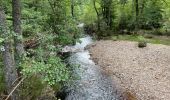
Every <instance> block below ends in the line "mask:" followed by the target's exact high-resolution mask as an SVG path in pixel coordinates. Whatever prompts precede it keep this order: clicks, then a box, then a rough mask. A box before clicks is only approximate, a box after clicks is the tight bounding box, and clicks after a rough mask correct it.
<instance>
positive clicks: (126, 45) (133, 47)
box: [89, 40, 170, 100]
mask: <svg viewBox="0 0 170 100" xmlns="http://www.w3.org/2000/svg"><path fill="white" fill-rule="evenodd" d="M89 51H90V53H91V56H92V59H93V60H94V61H95V63H96V64H98V65H99V66H101V69H102V72H103V73H105V74H107V75H109V76H111V77H112V81H113V84H114V85H115V84H116V86H117V87H118V88H119V89H122V90H123V91H124V92H125V93H126V94H127V96H129V100H170V47H169V46H165V45H160V44H159V45H156V44H148V45H147V47H146V48H138V46H137V43H136V42H129V41H111V40H107V41H98V42H96V43H95V45H93V46H92V47H90V49H89Z"/></svg>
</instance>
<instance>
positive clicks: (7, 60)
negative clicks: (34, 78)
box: [0, 7, 19, 100]
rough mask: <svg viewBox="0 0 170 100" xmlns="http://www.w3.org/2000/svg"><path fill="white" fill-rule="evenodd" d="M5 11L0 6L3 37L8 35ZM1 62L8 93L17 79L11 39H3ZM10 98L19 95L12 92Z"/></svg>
mask: <svg viewBox="0 0 170 100" xmlns="http://www.w3.org/2000/svg"><path fill="white" fill-rule="evenodd" d="M5 20H6V19H5V13H4V10H3V8H2V7H0V26H1V34H3V36H4V37H8V36H9V33H7V29H6V24H5ZM3 47H4V50H3V53H2V54H3V63H4V68H3V69H4V75H5V82H6V88H7V92H8V94H9V93H10V92H11V90H12V89H13V87H14V85H15V84H14V82H15V80H16V79H17V77H18V76H17V70H16V66H15V62H14V57H13V53H12V45H11V40H10V39H9V40H5V41H4V44H3ZM10 99H11V100H19V95H18V93H17V91H15V92H13V94H12V95H11V98H10Z"/></svg>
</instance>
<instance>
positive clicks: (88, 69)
mask: <svg viewBox="0 0 170 100" xmlns="http://www.w3.org/2000/svg"><path fill="white" fill-rule="evenodd" d="M80 40H81V43H76V45H75V46H73V48H75V49H78V51H76V52H74V53H72V54H71V55H70V57H69V62H70V64H78V65H80V67H78V68H76V69H75V70H74V73H76V75H78V76H79V79H77V80H75V81H74V82H73V84H72V85H71V86H69V89H68V90H69V93H68V94H67V96H66V98H65V100H117V99H116V98H115V96H114V94H115V91H114V90H113V89H114V88H113V86H112V82H111V78H109V77H108V76H106V75H104V74H102V73H101V71H100V69H99V68H100V67H99V66H97V65H95V63H94V62H93V61H92V60H91V59H90V54H89V51H88V50H85V49H84V48H85V47H86V46H87V45H89V44H91V43H93V40H92V38H91V37H90V36H85V37H84V38H81V39H80Z"/></svg>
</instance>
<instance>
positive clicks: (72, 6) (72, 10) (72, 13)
mask: <svg viewBox="0 0 170 100" xmlns="http://www.w3.org/2000/svg"><path fill="white" fill-rule="evenodd" d="M71 15H72V17H74V1H73V0H71Z"/></svg>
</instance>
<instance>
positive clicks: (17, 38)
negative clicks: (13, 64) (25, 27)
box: [12, 0, 24, 64]
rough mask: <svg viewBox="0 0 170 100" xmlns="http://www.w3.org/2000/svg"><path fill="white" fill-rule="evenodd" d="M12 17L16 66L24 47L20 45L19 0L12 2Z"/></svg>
mask: <svg viewBox="0 0 170 100" xmlns="http://www.w3.org/2000/svg"><path fill="white" fill-rule="evenodd" d="M12 16H13V28H14V32H15V33H16V36H15V38H14V40H15V51H16V53H15V54H16V56H15V59H16V61H17V64H18V63H19V62H20V60H21V57H22V56H23V54H24V46H23V43H22V30H21V3H20V0H12Z"/></svg>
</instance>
